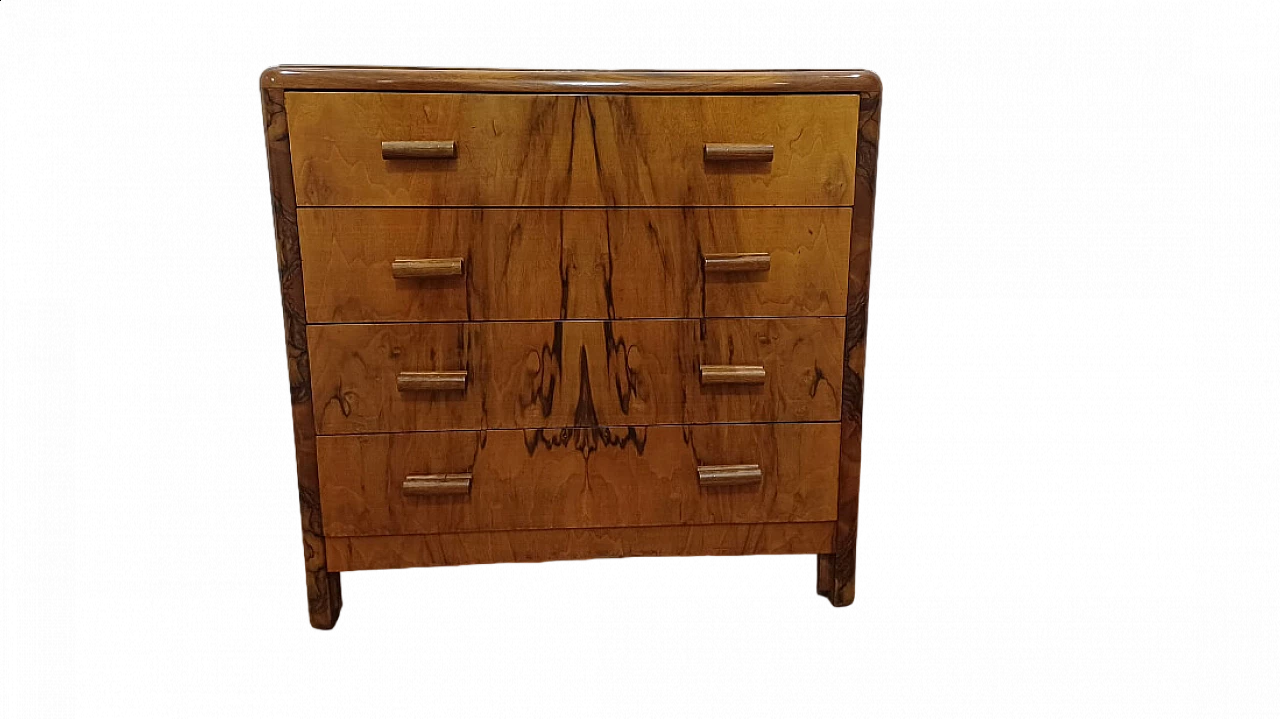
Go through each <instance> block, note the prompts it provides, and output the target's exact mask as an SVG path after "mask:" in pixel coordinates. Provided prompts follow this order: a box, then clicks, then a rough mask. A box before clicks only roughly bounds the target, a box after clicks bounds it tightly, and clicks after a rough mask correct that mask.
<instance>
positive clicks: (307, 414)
mask: <svg viewBox="0 0 1280 719" xmlns="http://www.w3.org/2000/svg"><path fill="white" fill-rule="evenodd" d="M262 121H263V126H264V128H265V133H266V139H267V163H268V168H269V172H270V178H271V210H272V213H273V215H274V217H275V236H276V262H277V265H278V268H279V271H280V296H281V298H282V299H283V301H284V333H285V346H286V348H287V349H288V358H289V389H290V397H291V398H292V402H293V440H294V449H295V452H296V458H297V465H298V502H299V505H300V507H301V510H302V545H303V553H304V555H303V556H304V562H305V567H306V575H307V606H308V612H309V614H310V616H311V626H313V627H316V628H317V629H331V628H332V627H333V625H334V623H335V622H337V621H338V613H339V612H340V611H341V610H342V585H341V583H340V582H339V577H338V574H337V573H336V572H331V571H329V570H328V568H327V566H326V560H325V544H324V529H323V526H324V523H323V519H322V517H321V514H320V477H319V473H318V471H317V469H316V437H315V420H314V414H313V412H312V405H311V370H310V362H309V359H308V353H307V325H306V317H305V315H304V310H303V308H304V307H305V306H306V300H305V296H304V292H303V286H302V281H303V278H302V264H301V263H302V253H301V249H300V247H299V244H298V217H297V206H296V205H295V204H294V194H293V174H292V171H291V166H290V161H289V127H288V122H287V120H286V118H285V103H284V92H283V91H281V90H263V92H262Z"/></svg>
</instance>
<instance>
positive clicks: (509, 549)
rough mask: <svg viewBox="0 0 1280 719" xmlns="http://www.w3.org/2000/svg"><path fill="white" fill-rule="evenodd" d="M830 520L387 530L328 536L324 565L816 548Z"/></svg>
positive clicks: (826, 541)
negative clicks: (400, 533) (409, 532)
mask: <svg viewBox="0 0 1280 719" xmlns="http://www.w3.org/2000/svg"><path fill="white" fill-rule="evenodd" d="M833 526H834V525H833V523H831V522H803V523H792V524H702V525H683V526H674V527H616V528H611V529H533V530H520V531H512V532H462V533H459V534H419V535H409V536H393V537H329V538H328V540H327V543H328V547H329V555H328V556H329V569H330V571H333V572H350V571H357V570H362V569H398V568H401V567H438V566H446V565H454V564H492V563H494V562H549V561H556V560H565V559H596V558H604V557H678V556H698V555H722V556H724V555H738V554H816V553H820V552H830V551H831V536H832V532H833Z"/></svg>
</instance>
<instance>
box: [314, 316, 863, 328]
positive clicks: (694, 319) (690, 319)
mask: <svg viewBox="0 0 1280 719" xmlns="http://www.w3.org/2000/svg"><path fill="white" fill-rule="evenodd" d="M844 316H845V315H781V316H777V315H725V316H715V317H614V318H608V317H581V318H579V317H574V318H570V319H564V320H561V319H555V320H537V319H520V320H389V321H386V322H308V323H307V324H308V325H315V326H325V327H332V326H376V325H500V324H554V323H562V322H698V321H701V320H831V319H838V318H840V317H844Z"/></svg>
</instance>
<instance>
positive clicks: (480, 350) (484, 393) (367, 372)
mask: <svg viewBox="0 0 1280 719" xmlns="http://www.w3.org/2000/svg"><path fill="white" fill-rule="evenodd" d="M843 335H844V318H842V317H836V318H787V319H771V320H760V319H754V320H752V319H737V320H731V319H721V320H705V321H700V320H629V321H618V322H593V321H570V322H494V323H469V324H382V325H312V326H311V327H309V328H308V330H307V339H308V343H309V345H310V352H311V373H312V374H311V384H312V391H313V393H314V396H315V399H314V403H315V408H316V429H317V431H318V432H319V433H320V434H352V433H360V432H394V431H408V430H428V429H485V428H492V429H497V428H522V427H561V426H593V425H598V424H612V425H638V424H684V423H706V422H753V421H754V422H800V421H831V420H836V419H839V414H840V377H841V370H842V363H841V356H842V346H843V340H844V337H843ZM716 365H729V366H738V367H745V368H750V367H758V368H759V369H760V370H762V371H760V372H759V373H752V372H743V373H735V372H733V371H723V370H718V369H715V368H714V367H713V366H716ZM708 368H710V369H711V374H710V376H709V377H708V376H705V375H707V373H708ZM420 372H453V373H457V375H464V376H461V377H458V376H456V375H455V376H442V377H430V376H428V377H425V378H424V379H423V381H422V382H416V381H414V382H412V383H411V384H414V385H416V386H417V387H418V389H407V390H406V389H404V388H403V387H402V385H403V384H404V381H403V379H402V375H403V376H407V377H410V378H411V379H412V378H413V377H414V376H416V375H405V374H404V373H420ZM761 375H762V376H761ZM707 379H710V380H721V381H726V382H728V383H726V384H704V381H705V380H707Z"/></svg>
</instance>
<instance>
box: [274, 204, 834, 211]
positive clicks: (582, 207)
mask: <svg viewBox="0 0 1280 719" xmlns="http://www.w3.org/2000/svg"><path fill="white" fill-rule="evenodd" d="M852 207H853V205H298V209H299V210H313V209H314V210H684V209H688V210H822V209H828V210H831V209H845V210H847V209H850V208H852Z"/></svg>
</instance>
